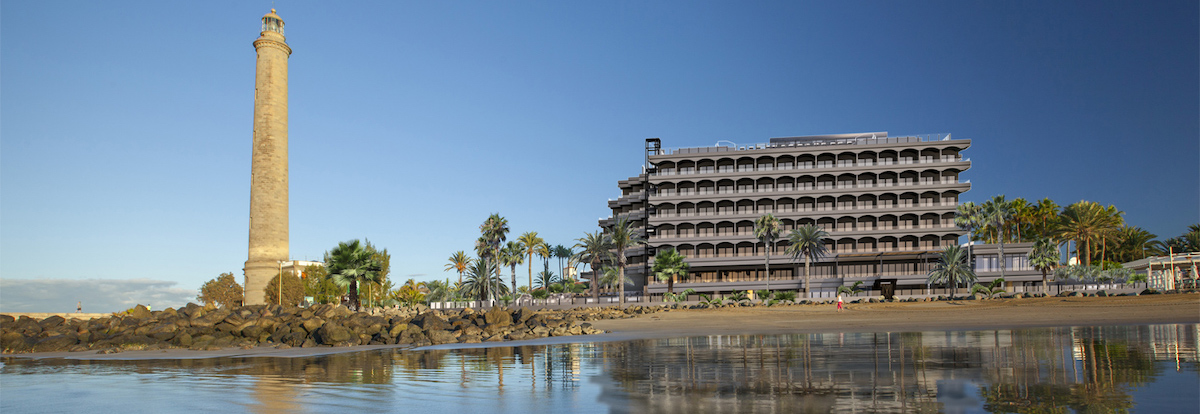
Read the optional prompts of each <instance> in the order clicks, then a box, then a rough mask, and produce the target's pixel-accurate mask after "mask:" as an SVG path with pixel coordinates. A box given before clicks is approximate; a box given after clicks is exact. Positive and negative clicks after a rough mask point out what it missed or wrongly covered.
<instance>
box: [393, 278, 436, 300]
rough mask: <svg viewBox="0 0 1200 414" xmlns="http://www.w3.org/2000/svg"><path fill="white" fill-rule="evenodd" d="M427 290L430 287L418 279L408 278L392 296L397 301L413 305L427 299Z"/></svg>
mask: <svg viewBox="0 0 1200 414" xmlns="http://www.w3.org/2000/svg"><path fill="white" fill-rule="evenodd" d="M425 291H428V288H426V287H425V284H424V283H417V281H416V280H413V279H408V281H406V282H404V285H402V286H400V288H399V289H396V291H395V292H393V294H392V297H393V298H394V299H395V300H396V301H397V302H400V303H403V304H405V305H407V306H413V305H416V304H418V303H421V302H424V301H425Z"/></svg>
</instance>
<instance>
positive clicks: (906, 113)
mask: <svg viewBox="0 0 1200 414" xmlns="http://www.w3.org/2000/svg"><path fill="white" fill-rule="evenodd" d="M271 4H272V3H271V2H270V1H191V2H181V1H170V2H150V1H138V2H132V1H111V2H94V1H58V2H44V1H21V0H6V1H4V2H3V3H0V311H73V310H74V305H75V302H76V301H78V300H82V301H84V307H85V311H97V312H107V311H115V310H120V309H124V308H125V307H128V306H132V305H133V304H135V303H150V304H152V305H153V306H155V308H160V307H166V306H178V305H180V304H182V303H184V301H186V300H189V299H194V297H195V295H196V290H197V289H198V287H199V286H200V285H201V284H202V283H203V282H204V281H206V280H209V279H212V278H214V277H216V276H217V275H218V274H220V273H221V272H233V273H235V274H236V275H238V276H239V278H240V276H241V268H242V266H243V264H244V262H245V260H246V244H247V237H248V230H247V225H248V215H249V193H250V191H249V190H250V179H249V172H250V152H251V146H250V144H251V138H252V130H251V121H252V111H253V99H254V67H255V66H254V65H255V53H254V49H253V46H252V45H251V42H252V41H253V40H254V39H255V38H257V37H258V31H259V28H260V27H259V25H260V21H259V19H260V18H261V16H262V15H263V14H264V13H266V12H267V11H269V9H270V8H271ZM274 5H275V7H276V8H277V9H278V13H279V15H280V16H281V17H283V19H284V21H285V22H286V24H287V26H286V34H287V42H288V44H289V45H290V46H291V47H292V49H293V50H294V53H293V55H292V57H291V59H290V61H289V65H290V73H289V79H290V101H289V107H290V112H289V115H290V128H289V135H290V160H291V164H290V171H291V175H290V180H291V201H290V202H291V216H290V217H291V230H290V232H291V235H290V237H291V252H292V256H293V257H294V258H296V259H315V260H319V259H320V258H321V257H322V255H323V253H324V252H325V251H326V250H328V249H330V248H332V247H333V246H334V245H336V243H337V242H339V241H344V240H349V239H354V238H366V239H369V240H370V241H371V242H372V243H374V244H375V245H377V246H380V247H385V248H387V249H388V250H389V251H390V252H391V254H392V269H393V270H392V274H393V279H395V280H397V281H400V282H402V281H403V280H405V279H407V278H410V277H412V278H415V279H417V280H430V279H434V278H439V279H441V278H447V277H451V276H454V275H452V274H450V273H448V272H444V271H443V270H442V269H443V267H444V263H445V262H446V258H447V257H448V256H449V255H450V254H451V253H453V252H454V251H457V250H465V251H467V252H472V246H473V242H474V240H475V238H476V237H477V236H478V226H479V224H480V223H481V222H482V221H483V220H484V219H485V218H486V217H487V215H488V214H490V213H493V212H496V213H500V214H501V215H503V216H505V217H506V218H508V220H509V223H510V225H511V228H512V233H511V234H512V235H513V236H515V235H519V234H521V233H523V232H526V231H537V232H539V234H540V235H541V236H542V237H544V238H545V239H546V240H547V241H548V242H550V243H552V244H565V245H570V244H572V243H573V239H575V238H578V237H580V236H582V235H583V233H584V232H589V231H594V230H597V227H596V221H597V219H598V218H601V217H606V216H608V215H609V213H610V212H609V210H608V209H607V205H606V201H607V200H608V199H609V198H615V197H616V196H618V195H619V190H618V188H617V186H616V182H617V180H619V179H623V178H627V177H629V176H632V175H636V174H637V173H638V172H639V168H640V166H641V163H642V161H643V142H644V139H645V138H647V137H659V138H661V139H662V140H663V145H664V146H665V147H688V146H706V145H712V144H714V143H716V142H717V141H718V140H730V141H733V142H736V143H738V144H749V143H761V142H766V141H767V140H768V139H769V138H771V137H779V136H796V135H813V134H826V133H850V132H866V131H888V132H890V133H891V135H906V134H930V133H945V132H949V133H953V136H954V137H955V138H969V139H971V140H973V145H972V147H971V149H969V150H968V151H967V152H966V153H965V155H966V156H968V157H969V158H971V160H972V162H973V164H972V168H971V170H970V171H969V172H967V173H966V174H965V176H964V178H966V179H970V180H971V182H972V184H973V188H972V190H971V191H970V192H968V193H967V194H965V195H964V200H967V201H981V200H983V199H986V198H989V197H991V196H992V195H996V194H1005V195H1007V196H1008V197H1010V198H1012V197H1025V198H1028V199H1041V198H1043V197H1050V198H1052V199H1054V200H1056V201H1057V202H1058V203H1059V204H1061V205H1066V204H1069V203H1071V202H1074V201H1078V200H1080V199H1088V200H1093V201H1098V202H1101V203H1104V204H1114V205H1116V206H1117V207H1118V208H1120V209H1121V210H1123V211H1125V212H1126V213H1127V215H1126V221H1127V222H1128V223H1130V224H1132V225H1137V226H1141V227H1143V228H1146V229H1148V230H1149V231H1151V232H1153V233H1155V234H1158V235H1159V236H1160V237H1161V238H1165V237H1174V236H1177V235H1179V234H1182V233H1183V231H1184V228H1185V227H1186V226H1187V225H1189V224H1193V223H1196V222H1200V167H1198V166H1197V165H1198V164H1197V163H1198V160H1200V40H1198V39H1200V29H1198V20H1200V18H1198V16H1200V10H1198V5H1197V2H1195V1H1153V2H1133V1H1115V2H1106V1H1085V2H1047V1H1014V2H983V1H942V2H891V1H889V2H884V1H853V2H819V3H817V2H813V3H810V2H800V1H782V2H766V1H755V2H694V1H688V2H674V1H651V2H644V1H625V2H561V1H544V2H484V1H446V2H398V1H397V2H392V1H381V2H318V1H311V2H310V1H290V0H276V1H275V2H274ZM455 277H456V276H455Z"/></svg>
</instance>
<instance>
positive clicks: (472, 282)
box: [459, 258, 508, 300]
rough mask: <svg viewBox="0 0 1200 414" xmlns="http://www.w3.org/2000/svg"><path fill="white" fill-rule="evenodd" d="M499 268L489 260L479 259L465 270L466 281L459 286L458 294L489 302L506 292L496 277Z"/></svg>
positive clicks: (505, 287) (501, 281)
mask: <svg viewBox="0 0 1200 414" xmlns="http://www.w3.org/2000/svg"><path fill="white" fill-rule="evenodd" d="M499 269H500V266H497V265H496V262H495V261H493V260H491V259H485V258H480V259H479V260H476V261H475V264H474V265H472V266H471V268H470V269H467V279H466V280H465V281H463V283H462V285H460V286H459V294H461V295H463V296H465V297H469V298H474V299H477V300H489V299H493V298H496V297H499V296H500V295H503V294H505V293H507V292H508V287H507V286H505V285H504V281H503V280H501V279H500V277H499V276H498V275H499V274H500V270H499Z"/></svg>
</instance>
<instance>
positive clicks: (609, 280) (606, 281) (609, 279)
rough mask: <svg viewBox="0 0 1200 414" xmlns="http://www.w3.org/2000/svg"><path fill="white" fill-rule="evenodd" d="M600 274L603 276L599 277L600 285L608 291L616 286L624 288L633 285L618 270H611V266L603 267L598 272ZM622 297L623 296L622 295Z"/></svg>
mask: <svg viewBox="0 0 1200 414" xmlns="http://www.w3.org/2000/svg"><path fill="white" fill-rule="evenodd" d="M600 273H601V274H603V276H601V277H600V285H601V286H604V287H606V288H608V289H612V288H614V287H617V286H625V285H626V284H628V283H633V281H632V280H629V278H627V277H625V274H624V273H622V272H621V271H620V270H618V269H616V268H613V267H611V266H604V267H603V268H602V269H601V270H600ZM622 291H624V288H622ZM622 296H624V295H622ZM622 301H624V300H623V299H622Z"/></svg>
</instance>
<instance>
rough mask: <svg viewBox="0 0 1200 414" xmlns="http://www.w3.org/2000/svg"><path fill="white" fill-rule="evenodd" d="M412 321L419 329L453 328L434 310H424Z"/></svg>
mask: <svg viewBox="0 0 1200 414" xmlns="http://www.w3.org/2000/svg"><path fill="white" fill-rule="evenodd" d="M412 323H413V324H414V325H416V326H417V327H419V328H421V330H424V331H429V330H450V329H453V327H452V326H450V324H449V323H447V322H446V320H445V319H442V318H441V317H440V316H438V315H437V314H436V313H434V312H426V313H423V314H420V315H417V317H415V318H413V320H412Z"/></svg>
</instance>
